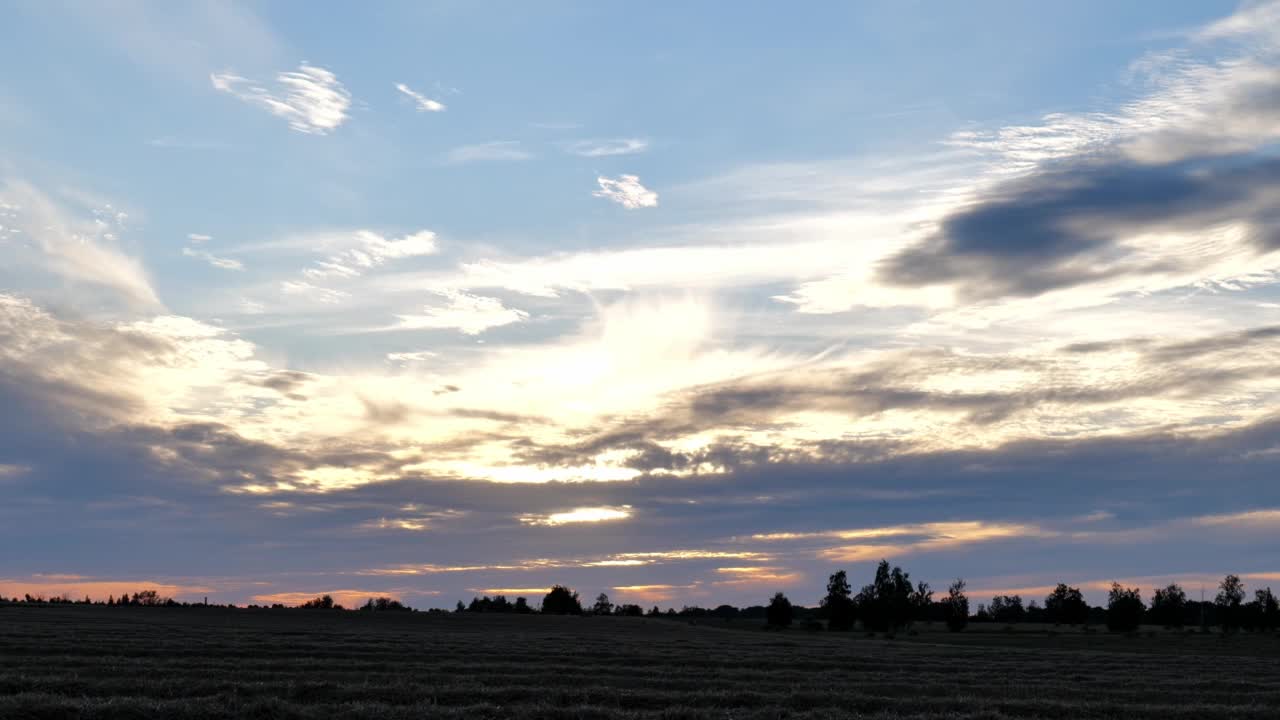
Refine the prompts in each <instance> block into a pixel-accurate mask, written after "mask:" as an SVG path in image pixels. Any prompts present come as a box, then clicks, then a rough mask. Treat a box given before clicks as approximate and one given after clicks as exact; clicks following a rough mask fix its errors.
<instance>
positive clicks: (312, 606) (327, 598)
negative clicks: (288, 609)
mask: <svg viewBox="0 0 1280 720" xmlns="http://www.w3.org/2000/svg"><path fill="white" fill-rule="evenodd" d="M333 605H334V602H333V597H332V596H331V595H321V596H320V597H318V598H314V599H311V600H308V601H306V602H304V603H302V605H301V607H302V609H304V610H332V609H333Z"/></svg>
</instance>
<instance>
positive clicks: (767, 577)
mask: <svg viewBox="0 0 1280 720" xmlns="http://www.w3.org/2000/svg"><path fill="white" fill-rule="evenodd" d="M716 573H718V574H720V575H727V576H729V579H727V580H715V581H713V582H712V583H711V584H712V585H715V586H755V585H783V586H785V585H795V584H796V583H799V582H800V581H802V580H803V579H804V575H803V574H802V573H798V572H790V571H788V570H786V569H785V568H781V567H777V566H772V565H757V566H751V567H722V568H716Z"/></svg>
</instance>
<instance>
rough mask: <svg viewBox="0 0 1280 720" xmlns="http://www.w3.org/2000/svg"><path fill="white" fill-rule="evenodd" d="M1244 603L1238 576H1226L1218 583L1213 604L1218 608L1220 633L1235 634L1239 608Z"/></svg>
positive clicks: (1241, 585) (1242, 586) (1242, 587)
mask: <svg viewBox="0 0 1280 720" xmlns="http://www.w3.org/2000/svg"><path fill="white" fill-rule="evenodd" d="M1242 603H1244V583H1242V582H1240V576H1238V575H1228V576H1226V577H1224V578H1222V582H1220V583H1218V596H1217V597H1215V598H1214V599H1213V604H1214V605H1217V606H1218V622H1219V624H1221V625H1222V632H1224V633H1229V632H1235V631H1236V630H1238V629H1239V628H1240V620H1241V617H1240V614H1241V613H1240V606H1241V604H1242Z"/></svg>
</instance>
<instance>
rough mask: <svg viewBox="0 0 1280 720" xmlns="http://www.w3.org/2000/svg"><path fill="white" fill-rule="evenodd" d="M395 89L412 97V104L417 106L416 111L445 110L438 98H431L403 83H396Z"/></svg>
mask: <svg viewBox="0 0 1280 720" xmlns="http://www.w3.org/2000/svg"><path fill="white" fill-rule="evenodd" d="M396 90H399V91H400V92H402V93H404V94H405V95H407V96H409V97H410V98H412V99H413V102H414V104H416V105H417V106H418V112H444V110H445V107H446V106H445V104H444V103H442V102H440V101H439V100H432V99H431V98H429V97H427V96H426V95H423V94H422V93H420V92H418V91H416V90H414V89H413V88H411V87H409V86H408V85H405V84H404V83H396Z"/></svg>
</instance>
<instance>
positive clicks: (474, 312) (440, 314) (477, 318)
mask: <svg viewBox="0 0 1280 720" xmlns="http://www.w3.org/2000/svg"><path fill="white" fill-rule="evenodd" d="M436 294H437V295H439V296H440V297H441V298H442V299H443V300H444V301H445V304H444V305H443V306H432V305H428V306H425V307H423V308H422V309H421V310H420V311H419V312H418V313H414V314H406V315H400V316H399V320H400V322H399V324H398V325H396V326H395V328H393V329H400V330H420V329H440V330H443V329H456V330H458V331H460V332H462V333H464V334H466V335H479V334H480V333H482V332H484V331H485V330H488V329H490V328H495V327H501V326H503V325H510V324H512V323H518V322H523V321H524V320H527V319H528V317H529V314H528V313H527V312H525V311H523V310H517V309H515V308H509V307H507V306H506V305H503V304H502V301H501V300H499V299H498V298H495V297H485V296H483V295H472V294H470V293H465V292H459V291H457V290H440V291H437V292H436Z"/></svg>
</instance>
